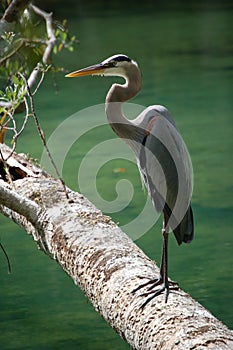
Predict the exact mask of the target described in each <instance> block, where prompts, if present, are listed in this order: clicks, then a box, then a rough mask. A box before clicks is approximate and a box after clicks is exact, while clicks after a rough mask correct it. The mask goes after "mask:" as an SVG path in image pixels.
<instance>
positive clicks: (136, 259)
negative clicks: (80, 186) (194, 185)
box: [0, 145, 233, 350]
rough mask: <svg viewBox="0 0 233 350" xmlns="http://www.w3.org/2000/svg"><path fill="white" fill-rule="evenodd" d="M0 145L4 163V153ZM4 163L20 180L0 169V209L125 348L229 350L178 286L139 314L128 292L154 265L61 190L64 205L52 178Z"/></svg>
mask: <svg viewBox="0 0 233 350" xmlns="http://www.w3.org/2000/svg"><path fill="white" fill-rule="evenodd" d="M0 147H1V148H0V149H1V152H2V154H3V156H4V157H5V159H7V156H9V155H10V153H11V150H10V149H9V148H8V147H7V146H5V145H0ZM12 159H14V162H12ZM8 163H9V164H14V166H15V167H16V168H17V167H19V168H20V165H22V166H23V167H24V168H23V170H24V176H22V174H23V172H22V171H21V172H20V174H21V178H20V177H17V178H16V179H15V180H14V181H13V185H10V184H8V183H7V182H6V174H4V167H0V169H2V170H0V176H1V179H0V211H1V212H2V213H3V214H4V215H6V216H7V217H9V218H11V219H12V220H14V221H15V222H16V223H18V224H19V225H20V226H22V227H24V228H25V230H26V231H27V232H28V233H29V234H31V235H32V237H33V238H34V240H35V241H36V243H37V244H38V246H39V247H40V249H42V250H43V251H44V252H45V254H47V255H49V256H50V257H51V258H52V259H55V260H56V261H57V262H58V263H59V264H60V265H61V267H62V268H63V270H64V271H65V272H66V273H67V274H68V275H69V276H70V277H71V278H72V279H73V281H74V283H75V284H77V285H78V286H79V287H80V288H81V289H82V290H83V291H84V293H85V294H86V296H87V297H88V298H89V300H90V301H91V302H92V304H93V306H94V308H95V309H96V311H98V312H99V313H100V314H101V315H102V316H103V317H104V318H105V320H106V321H107V322H108V323H109V324H110V325H111V327H112V328H114V329H115V330H116V331H117V332H118V333H119V334H120V335H121V337H122V338H124V339H125V340H126V341H127V342H128V344H130V345H131V346H132V348H134V349H143V350H144V349H145V350H146V349H151V350H152V349H163V350H165V349H166V350H168V349H175V350H184V349H187V350H188V349H190V350H191V349H192V350H194V349H199V350H201V349H215V350H218V349H219V350H220V349H221V350H225V349H233V334H232V331H230V330H229V329H228V328H227V327H226V326H225V325H224V324H222V323H221V322H220V321H219V320H217V319H216V318H215V317H214V316H213V315H212V314H211V313H210V312H209V311H207V310H206V309H205V308H203V307H202V306H201V305H200V304H198V303H197V302H196V301H195V300H193V299H192V298H191V297H190V296H189V295H188V294H187V293H185V292H184V291H182V290H180V289H179V290H178V291H177V292H174V293H171V294H170V296H169V299H168V303H167V304H164V296H163V295H161V296H158V297H156V298H155V299H153V300H152V301H151V302H150V303H148V304H147V305H146V307H145V308H144V309H142V308H141V305H142V304H143V302H144V297H142V296H141V295H140V294H141V292H137V293H136V294H135V295H133V294H132V290H133V289H135V288H136V287H137V286H138V285H139V284H141V283H143V282H146V281H147V280H148V279H150V278H154V277H155V275H157V274H158V267H157V266H156V265H155V263H154V262H153V261H151V260H150V259H149V258H148V257H147V256H146V255H145V254H144V253H143V252H142V251H141V249H139V248H138V247H137V246H136V245H135V244H134V243H133V242H132V240H131V239H130V238H129V237H128V236H127V235H126V234H124V233H123V232H122V231H121V230H120V228H119V227H118V226H117V225H116V224H115V223H114V222H113V221H112V220H111V218H110V217H108V216H105V215H103V214H102V213H101V211H99V210H98V209H97V208H96V207H95V206H94V205H93V204H92V203H90V202H89V201H88V200H87V199H86V198H84V197H83V196H82V195H80V194H79V193H76V192H73V191H71V190H70V189H67V191H68V195H69V200H67V198H66V195H65V193H64V191H63V188H62V186H61V183H60V181H59V180H56V179H54V178H52V177H51V176H50V175H48V174H46V173H45V172H43V171H42V170H41V169H40V168H39V167H37V166H35V165H33V164H32V163H30V162H29V161H28V160H27V159H26V158H25V157H24V156H22V155H21V156H19V155H17V154H15V153H14V154H13V155H12V156H11V158H9V159H8ZM17 164H18V165H17ZM8 167H9V173H10V170H11V171H12V169H10V167H11V166H10V165H8ZM25 169H27V171H26V170H25ZM14 170H15V169H14ZM21 170H22V169H21ZM25 172H26V175H25ZM4 176H5V177H4Z"/></svg>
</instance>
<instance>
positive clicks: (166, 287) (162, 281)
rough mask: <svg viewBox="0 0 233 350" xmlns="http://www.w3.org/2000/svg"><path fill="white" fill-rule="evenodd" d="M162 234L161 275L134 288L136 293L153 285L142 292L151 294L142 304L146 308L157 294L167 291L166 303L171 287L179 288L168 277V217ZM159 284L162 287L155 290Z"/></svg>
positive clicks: (147, 294)
mask: <svg viewBox="0 0 233 350" xmlns="http://www.w3.org/2000/svg"><path fill="white" fill-rule="evenodd" d="M162 234H163V249H162V258H161V265H160V275H159V277H158V278H156V279H152V280H149V281H148V282H146V283H144V284H141V285H140V286H139V287H137V288H136V289H134V290H133V293H135V292H136V291H138V290H139V289H141V288H143V287H146V286H149V285H150V284H151V286H150V287H149V288H148V289H147V291H146V292H145V293H143V294H141V296H149V298H147V299H146V300H145V302H144V303H143V304H142V306H141V308H144V307H145V306H146V304H148V303H149V301H151V300H152V299H153V298H155V297H156V296H157V295H160V294H162V293H163V292H165V303H167V300H168V295H169V291H170V289H178V284H177V283H176V282H174V281H171V280H169V279H168V235H169V227H168V225H167V220H166V217H164V222H163V229H162ZM157 286H161V287H160V288H157V289H155V290H154V288H156V287H157Z"/></svg>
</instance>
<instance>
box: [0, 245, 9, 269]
mask: <svg viewBox="0 0 233 350" xmlns="http://www.w3.org/2000/svg"><path fill="white" fill-rule="evenodd" d="M0 248H1V249H2V251H3V254H4V255H5V257H6V261H7V266H8V273H11V264H10V259H9V257H8V255H7V252H6V250H5V248H4V247H3V245H2V243H1V242H0Z"/></svg>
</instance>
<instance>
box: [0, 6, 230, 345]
mask: <svg viewBox="0 0 233 350" xmlns="http://www.w3.org/2000/svg"><path fill="white" fill-rule="evenodd" d="M222 4H223V5H222V6H220V5H219V6H216V7H215V6H213V7H210V8H208V7H203V8H202V7H200V8H199V7H198V6H195V7H193V8H192V6H191V5H190V9H189V10H185V11H183V10H181V8H180V7H179V8H176V7H175V6H173V7H172V8H170V9H167V10H166V9H163V10H159V11H158V10H156V8H155V6H153V5H150V7H149V8H148V9H144V8H143V5H138V6H137V10H135V11H134V10H133V9H132V8H131V9H130V11H129V9H128V10H127V11H126V13H125V14H124V13H122V11H120V10H119V8H118V6H117V5H114V7H113V8H112V9H108V11H106V12H104V11H103V10H100V9H99V7H98V6H94V3H93V7H91V5H90V6H89V7H86V8H85V6H83V7H82V8H78V6H77V8H78V9H77V8H75V7H74V11H73V18H72V17H70V19H69V21H70V27H71V30H72V31H73V32H75V34H76V35H77V37H78V39H79V40H80V46H79V48H78V51H77V52H76V53H75V54H69V55H67V54H63V55H62V57H60V59H59V62H57V64H58V65H59V64H61V65H64V66H66V67H67V69H68V70H73V69H78V68H81V67H83V66H86V65H89V64H93V63H96V62H98V61H100V60H102V59H104V58H106V57H108V56H110V55H112V54H114V53H125V54H127V55H128V56H130V57H132V58H133V59H135V60H136V61H137V62H138V63H139V65H140V68H141V70H142V72H143V89H142V92H141V93H140V94H139V95H138V96H137V97H136V98H135V99H134V101H133V102H134V103H137V104H140V105H145V106H147V105H151V104H163V105H165V106H167V107H168V108H169V110H170V112H171V113H172V115H173V116H174V119H175V120H176V123H177V125H178V127H179V129H180V131H181V133H182V135H183V137H184V139H185V142H186V144H187V146H188V149H189V152H190V155H191V159H192V163H193V168H194V193H193V201H192V202H193V208H194V215H195V240H194V241H193V242H192V244H190V245H185V246H181V247H178V246H177V245H176V242H175V240H174V239H173V237H172V238H171V239H170V254H169V258H170V266H169V275H170V276H171V277H172V278H173V279H175V280H178V281H179V283H180V285H181V287H182V288H183V289H184V290H186V291H187V292H188V293H190V294H191V295H192V296H193V297H194V298H195V299H196V300H198V301H199V302H200V303H201V304H202V305H204V306H205V307H206V308H207V309H209V310H210V311H211V312H212V313H213V314H214V315H215V316H216V317H218V318H219V319H220V320H222V321H223V322H224V323H226V324H227V325H228V326H229V327H232V325H233V323H232V319H233V317H232V306H233V305H232V262H233V261H232V236H231V232H232V227H231V216H232V172H233V169H232V156H231V150H232V119H231V118H232V116H231V114H232V113H231V111H232V107H233V106H232V93H231V92H232V89H231V88H232V83H233V79H232V68H233V64H232V59H233V57H232V56H233V50H232V29H231V24H232V8H231V7H228V8H227V7H226V6H225V7H224V3H222ZM140 6H141V7H140ZM140 8H141V11H140ZM90 9H91V10H90ZM69 15H70V14H69ZM61 16H62V15H61ZM74 18H76V19H74ZM114 80H115V79H114V78H113V79H112V78H88V77H87V78H85V79H84V78H82V79H73V80H71V79H64V77H63V75H60V76H58V77H57V78H56V86H57V88H55V87H54V79H53V77H48V78H47V79H46V81H45V83H44V85H43V87H42V89H41V91H40V93H39V95H38V96H37V97H36V101H35V103H36V106H37V115H38V117H39V118H40V121H41V124H42V126H43V128H44V130H45V133H46V135H47V138H49V136H50V135H51V134H52V132H53V131H54V130H55V129H56V128H57V127H59V125H60V123H61V122H62V121H63V120H66V118H68V117H69V116H70V115H72V114H73V113H75V112H77V111H79V110H82V109H83V108H86V107H89V106H93V105H95V104H99V103H102V102H103V101H104V97H105V93H106V91H107V89H108V88H109V86H110V84H111V83H112V82H113V81H114ZM97 117H98V118H99V117H100V118H101V117H102V118H103V122H104V121H105V116H104V115H103V116H96V115H93V116H92V117H91V118H93V121H94V120H96V119H95V118H97ZM78 126H79V124H78V123H77V129H78ZM32 135H33V142H32ZM35 135H36V130H35V127H34V125H33V121H30V122H29V124H28V127H27V129H26V131H25V133H24V135H23V137H22V138H21V140H20V142H19V145H18V151H20V152H21V151H24V152H28V150H30V153H31V154H32V155H33V156H34V157H35V158H38V159H40V157H41V153H42V145H41V142H40V140H39V137H37V136H35ZM68 137H69V136H68ZM111 137H114V135H113V133H112V131H111V130H110V128H108V127H106V126H103V127H100V128H97V129H95V130H91V131H90V132H89V133H88V134H86V135H83V136H82V138H80V140H79V141H78V142H76V143H74V145H73V146H72V147H71V149H70V150H69V152H68V154H67V157H66V159H65V162H64V167H63V176H64V178H65V181H66V183H67V185H69V186H70V187H71V188H73V189H77V188H78V181H77V173H78V169H79V163H80V161H81V160H82V159H83V157H84V156H85V154H86V153H87V152H88V151H89V150H91V149H92V148H93V145H96V144H97V145H98V144H99V143H100V142H101V140H108V139H109V138H111ZM61 147H62V144H61ZM93 161H94V162H96V163H98V161H99V160H98V159H93ZM119 168H123V169H124V172H123V173H122V172H117V169H119ZM124 178H127V179H128V180H130V181H131V183H132V185H133V187H134V195H133V199H132V201H131V202H130V204H129V205H128V206H127V208H126V209H125V210H123V211H120V212H119V213H113V215H112V216H113V218H114V219H115V220H116V221H117V222H120V223H121V224H125V223H128V222H130V220H132V218H134V217H135V216H137V215H138V213H139V212H140V208H141V207H142V206H143V205H144V203H145V195H144V194H143V192H142V190H141V185H140V179H139V177H138V175H137V169H136V166H135V165H134V164H132V163H131V162H127V161H126V160H121V159H115V160H112V161H109V162H107V163H106V164H104V165H103V167H102V168H101V169H100V171H99V173H98V178H97V187H98V189H99V191H100V193H101V195H102V196H103V198H104V199H105V200H113V199H114V198H115V197H116V192H115V186H116V183H117V182H118V181H119V180H120V179H124ZM87 181H88V178H87ZM0 220H1V232H0V239H1V242H2V243H3V244H4V246H5V248H6V249H7V251H8V254H9V256H10V259H11V264H12V270H13V272H12V274H11V275H8V274H7V271H6V263H5V260H4V258H3V256H2V254H0V286H1V289H0V293H1V294H0V344H1V345H0V347H1V349H4V350H5V349H63V348H64V347H66V348H67V349H76V348H80V349H85V350H86V349H87V350H88V349H92V350H93V349H102V350H103V349H118V350H119V349H128V348H129V347H128V345H127V344H125V343H124V342H123V341H122V340H121V339H120V338H119V337H118V336H117V335H116V334H115V333H114V331H112V330H111V329H110V328H109V327H108V325H107V324H106V323H105V322H104V321H103V320H102V319H101V317H100V316H99V315H98V314H96V312H95V311H94V310H93V308H92V306H91V305H90V303H89V302H88V301H87V299H86V298H85V297H84V296H83V294H82V292H81V291H80V290H79V289H78V288H77V287H75V286H74V284H73V282H72V281H71V280H70V279H69V278H68V277H67V276H66V275H65V274H64V273H63V272H62V270H61V269H60V267H59V266H57V264H56V263H55V262H53V261H51V260H50V259H48V258H47V257H46V256H45V255H44V254H42V253H41V252H39V251H38V250H37V248H36V246H35V244H34V242H33V241H32V239H31V238H30V237H28V236H27V235H26V234H25V232H24V231H22V230H21V229H20V228H18V227H17V226H16V225H14V224H13V223H11V222H9V221H8V220H7V219H5V218H4V217H1V218H0ZM160 229H161V220H159V221H158V222H157V223H156V224H155V226H154V227H153V228H152V229H151V230H149V232H148V233H147V234H145V235H143V236H142V237H141V238H140V239H139V240H138V241H137V244H138V245H139V246H140V247H141V248H142V249H143V250H144V251H145V253H146V254H148V255H149V256H150V257H151V258H152V259H155V260H156V261H159V257H160V248H161V237H160V236H161V235H160Z"/></svg>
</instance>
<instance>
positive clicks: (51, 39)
mask: <svg viewBox="0 0 233 350" xmlns="http://www.w3.org/2000/svg"><path fill="white" fill-rule="evenodd" d="M30 8H31V9H32V10H33V11H34V12H35V13H36V14H37V15H39V16H41V17H42V18H43V19H44V20H45V23H46V30H47V36H48V40H46V48H45V50H44V54H43V57H42V62H43V64H45V65H47V64H48V63H49V57H50V55H51V54H52V52H53V48H54V46H55V44H56V36H55V33H54V29H53V21H52V13H47V12H45V11H42V10H41V9H39V8H38V7H37V6H35V5H32V4H30ZM38 73H39V70H38V67H37V66H36V67H35V68H34V69H33V71H32V73H31V74H30V76H29V78H28V86H29V88H30V89H31V88H32V86H33V85H34V84H35V81H36V79H37V77H38Z"/></svg>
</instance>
